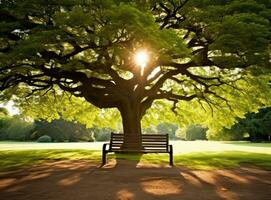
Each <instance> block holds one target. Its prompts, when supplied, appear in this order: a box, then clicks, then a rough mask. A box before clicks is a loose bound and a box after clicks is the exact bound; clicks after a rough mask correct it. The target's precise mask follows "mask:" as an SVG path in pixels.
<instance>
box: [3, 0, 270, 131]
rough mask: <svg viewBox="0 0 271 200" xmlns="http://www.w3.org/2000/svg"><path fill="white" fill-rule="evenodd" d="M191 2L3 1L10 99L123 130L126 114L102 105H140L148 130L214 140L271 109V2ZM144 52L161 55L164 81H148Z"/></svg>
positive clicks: (154, 59) (153, 63)
mask: <svg viewBox="0 0 271 200" xmlns="http://www.w3.org/2000/svg"><path fill="white" fill-rule="evenodd" d="M182 2H184V1H175V0H174V1H147V0H140V1H135V0H129V1H128V0H118V1H114V0H107V1H101V0H91V1H76V0H60V1H56V0H52V1H45V0H36V1H34V0H26V1H1V8H0V16H1V18H3V20H2V21H1V23H0V35H1V36H0V72H1V73H0V87H1V93H0V100H9V99H14V100H17V101H16V103H17V104H18V105H19V107H20V108H21V109H22V112H23V114H25V115H26V116H30V117H32V118H34V119H46V120H48V121H52V120H53V119H58V118H60V116H61V117H62V118H63V119H66V120H68V121H77V122H80V123H82V124H86V125H87V127H88V128H90V127H93V126H94V124H96V125H97V126H100V127H109V126H111V127H113V128H115V129H116V128H118V127H117V126H118V124H119V122H120V115H119V112H118V111H116V110H114V109H108V110H106V111H105V110H102V111H99V110H98V108H97V107H99V108H113V107H114V108H118V109H119V110H125V109H120V105H122V106H124V105H126V104H127V102H128V103H131V102H140V105H137V106H130V107H132V108H137V107H140V108H141V109H142V111H141V113H142V115H144V114H145V113H146V114H147V115H145V116H144V117H143V126H144V127H145V128H146V127H148V126H150V125H157V124H159V123H161V122H165V123H176V124H178V125H180V126H181V125H182V126H183V125H187V124H203V125H204V126H206V127H208V128H209V130H210V136H211V135H212V134H213V133H214V132H219V131H220V130H221V129H222V127H230V126H231V125H232V124H233V123H234V122H235V117H243V116H244V114H245V113H247V112H251V111H255V110H257V109H258V108H259V107H261V106H263V105H265V106H270V104H271V102H270V98H269V97H270V94H271V92H270V88H269V84H268V82H269V81H270V41H271V29H270V27H271V26H270V23H271V14H270V13H271V10H270V1H269V0H227V1H222V0H219V1H213V0H190V1H188V2H187V4H185V5H182V6H178V5H179V4H180V3H182ZM161 5H163V6H161ZM174 6H177V7H179V8H181V9H180V10H178V9H177V10H174V9H173V7H174ZM163 7H164V8H165V7H166V8H167V9H163ZM170 10H173V11H174V12H173V13H172V14H176V16H174V15H173V17H172V18H169V19H168V17H170V15H168V16H167V14H170ZM166 16H167V17H166ZM182 18H183V19H182ZM178 20H179V21H178ZM164 23H165V24H166V26H163V24H164ZM141 48H146V49H147V50H148V51H149V52H150V55H151V56H150V57H151V60H150V62H149V66H148V67H147V68H146V69H147V70H146V71H145V73H151V71H153V70H154V68H155V67H157V66H159V68H160V70H161V76H162V77H163V78H165V80H164V82H163V78H161V76H158V77H157V78H156V79H155V80H153V81H150V78H148V77H144V76H143V77H141V76H140V73H138V69H136V67H135V65H134V63H133V56H134V53H135V51H136V50H138V49H141ZM191 63H192V64H191ZM186 64H190V65H187V66H186ZM151 67H153V69H149V68H151ZM148 70H150V72H148ZM169 72H170V73H169ZM171 73H172V74H173V75H172V74H171ZM160 82H162V83H161V84H160V85H159V84H157V83H160ZM147 83H148V84H147ZM141 84H143V85H142V87H140V85H141ZM144 84H145V85H144ZM56 85H57V86H56ZM155 86H157V87H158V89H157V88H156V87H155ZM2 88H3V90H4V91H2ZM139 89H142V91H140V90H139ZM32 90H34V92H33V91H32ZM63 91H65V92H67V93H68V94H66V93H65V92H63ZM32 92H33V93H32ZM30 94H31V95H32V96H31V97H29V95H30ZM70 94H73V95H74V96H73V97H70V96H69V95H70ZM144 95H145V96H144ZM24 97H28V98H27V101H26V99H25V98H24ZM192 97H193V98H192ZM155 99H158V100H157V101H155V102H154V103H153V104H152V102H153V101H154V100H155ZM160 99H167V100H168V101H162V100H160ZM132 100H136V101H132ZM183 100H184V101H183ZM177 102H178V103H177ZM144 103H145V104H144ZM92 104H93V105H95V106H97V107H94V106H93V105H92ZM151 104H152V105H153V106H152V108H150V109H149V110H147V109H148V108H149V107H148V106H149V105H151ZM172 107H174V109H173V110H174V111H175V112H176V113H177V115H175V114H174V113H172V112H171V111H172V110H171V108H172ZM144 109H145V110H144ZM204 111H205V112H204ZM141 117H142V116H141ZM257 123H258V122H255V121H254V122H253V123H251V124H254V125H253V126H254V127H256V124H257ZM169 132H170V131H169ZM211 133H212V134H211Z"/></svg>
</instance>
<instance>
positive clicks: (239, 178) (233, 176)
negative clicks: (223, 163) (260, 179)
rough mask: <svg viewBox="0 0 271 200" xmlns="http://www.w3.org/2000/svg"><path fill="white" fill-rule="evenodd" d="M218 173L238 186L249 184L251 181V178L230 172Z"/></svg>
mask: <svg viewBox="0 0 271 200" xmlns="http://www.w3.org/2000/svg"><path fill="white" fill-rule="evenodd" d="M218 173H219V174H220V175H221V176H222V177H224V178H225V179H229V180H230V181H231V182H234V183H238V184H249V183H251V181H250V180H249V179H248V178H249V177H247V176H246V177H242V176H240V175H237V174H235V173H232V172H230V171H225V170H223V171H222V172H220V171H218Z"/></svg>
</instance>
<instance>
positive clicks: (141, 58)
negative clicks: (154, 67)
mask: <svg viewBox="0 0 271 200" xmlns="http://www.w3.org/2000/svg"><path fill="white" fill-rule="evenodd" d="M148 61H149V54H148V52H147V51H146V50H141V51H138V52H137V53H136V54H135V63H136V64H137V65H138V66H140V67H141V75H143V73H144V68H145V67H146V65H147V63H148Z"/></svg>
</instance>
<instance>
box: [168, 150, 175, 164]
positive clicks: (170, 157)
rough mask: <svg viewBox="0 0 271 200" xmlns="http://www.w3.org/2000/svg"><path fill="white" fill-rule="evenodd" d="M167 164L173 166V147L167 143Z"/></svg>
mask: <svg viewBox="0 0 271 200" xmlns="http://www.w3.org/2000/svg"><path fill="white" fill-rule="evenodd" d="M169 164H170V165H171V166H173V165H174V164H173V147H172V145H169Z"/></svg>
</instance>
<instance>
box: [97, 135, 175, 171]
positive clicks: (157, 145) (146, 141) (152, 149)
mask: <svg viewBox="0 0 271 200" xmlns="http://www.w3.org/2000/svg"><path fill="white" fill-rule="evenodd" d="M123 138H124V135H123V134H117V133H111V139H110V143H105V144H104V145H103V156H102V165H105V163H106V154H107V153H109V152H114V153H168V154H169V163H170V165H171V166H173V147H172V145H169V144H168V134H143V135H142V149H127V148H125V149H122V148H121V146H122V144H123ZM107 147H108V148H107Z"/></svg>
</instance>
